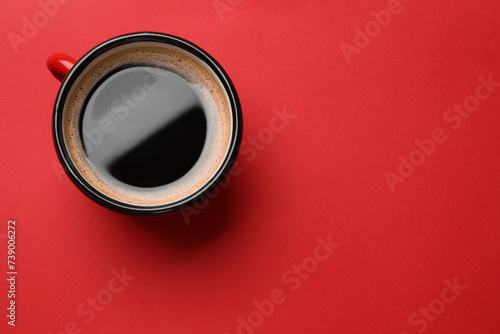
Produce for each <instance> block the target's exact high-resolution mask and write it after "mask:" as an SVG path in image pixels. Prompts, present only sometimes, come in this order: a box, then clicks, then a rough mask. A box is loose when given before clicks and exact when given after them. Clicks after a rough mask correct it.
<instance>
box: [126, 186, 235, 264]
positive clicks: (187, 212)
mask: <svg viewBox="0 0 500 334" xmlns="http://www.w3.org/2000/svg"><path fill="white" fill-rule="evenodd" d="M238 183H239V182H238V180H237V177H235V178H234V180H233V179H231V180H230V183H228V185H227V187H225V188H224V189H219V192H218V194H217V196H213V198H206V201H205V202H200V203H199V204H198V205H197V206H191V207H187V208H185V209H184V213H182V212H181V211H175V212H172V213H167V214H164V215H159V216H125V217H124V218H123V219H121V221H122V222H123V223H124V224H127V225H128V227H129V228H130V232H131V233H132V234H134V235H136V236H138V237H140V238H141V239H143V238H145V239H147V240H148V242H150V243H153V244H155V245H156V246H157V247H162V246H161V245H164V246H163V248H172V247H173V248H175V251H176V252H179V253H183V254H184V255H189V254H193V253H196V252H199V251H201V250H202V249H203V248H204V247H206V246H207V245H208V244H210V243H212V242H216V240H217V239H218V238H219V237H221V236H222V235H223V234H225V233H227V232H228V231H229V230H230V229H231V228H232V227H234V226H235V224H236V223H237V221H238V215H239V214H240V208H241V202H239V200H238V198H240V195H241V192H242V189H241V184H240V185H238ZM155 248H156V247H155Z"/></svg>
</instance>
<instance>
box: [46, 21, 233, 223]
mask: <svg viewBox="0 0 500 334" xmlns="http://www.w3.org/2000/svg"><path fill="white" fill-rule="evenodd" d="M135 42H159V43H163V44H168V45H172V46H175V47H178V48H181V49H183V50H184V51H186V52H188V53H190V54H192V55H193V56H194V57H196V58H197V59H199V60H201V61H202V62H203V63H205V64H206V65H207V66H208V67H209V68H210V69H211V70H212V71H213V72H214V73H215V75H216V76H217V78H218V79H219V80H220V82H221V84H222V86H223V88H224V90H225V92H226V94H227V96H228V98H229V104H230V109H231V114H232V124H231V132H232V133H231V141H230V143H229V148H228V150H227V153H226V156H225V157H224V160H223V161H222V163H221V164H220V166H219V168H218V169H217V171H216V172H215V173H214V174H213V175H212V177H211V178H210V179H209V180H208V181H207V182H206V183H205V184H204V185H203V186H202V187H200V188H199V189H197V190H196V191H194V192H193V193H191V194H189V195H187V196H186V197H184V198H181V199H178V200H176V201H173V202H170V203H164V204H158V205H147V206H146V205H139V204H131V203H126V202H121V201H118V200H116V199H114V198H111V197H110V196H108V195H106V194H104V193H102V192H100V191H99V190H98V189H97V188H95V187H94V186H92V185H91V184H90V182H89V181H87V180H86V179H85V178H84V177H83V175H82V174H81V173H80V172H79V171H78V169H77V167H76V165H75V164H74V163H73V161H72V159H71V157H70V154H69V152H68V150H67V147H66V144H65V140H64V134H63V126H62V121H63V115H64V107H65V102H66V99H67V98H68V94H69V92H70V90H71V88H72V86H73V84H74V83H75V80H76V79H77V77H78V76H79V75H80V74H81V73H82V72H83V71H84V70H85V68H86V67H87V66H88V65H89V64H90V63H91V62H92V61H93V60H94V59H96V58H97V57H99V56H100V55H102V54H103V53H105V52H109V51H110V50H112V49H113V48H116V47H119V46H122V45H125V44H131V43H135ZM242 129H243V123H242V113H241V104H240V101H239V98H238V95H237V92H236V89H235V87H234V85H233V83H232V81H231V80H230V78H229V76H228V75H227V73H226V72H225V70H224V69H223V68H222V66H221V65H220V64H219V63H218V62H217V61H216V60H215V59H214V58H213V57H212V56H211V55H210V54H209V53H208V52H206V51H205V50H203V49H202V48H200V47H199V46H197V45H195V44H194V43H192V42H190V41H187V40H185V39H183V38H180V37H177V36H174V35H170V34H165V33H158V32H149V31H143V32H135V33H129V34H124V35H120V36H116V37H113V38H111V39H108V40H106V41H104V42H102V43H100V44H98V45H97V46H95V47H94V48H92V49H91V50H90V51H88V52H87V53H86V54H85V55H83V56H82V57H81V58H80V59H79V60H78V61H77V62H76V64H75V65H74V66H73V67H72V68H71V70H70V71H69V73H68V75H67V76H66V77H65V78H64V80H63V82H62V84H61V87H60V88H59V92H58V94H57V97H56V102H55V104H54V112H53V118H52V134H53V140H54V145H55V148H56V152H57V156H58V158H59V161H60V162H61V164H62V166H63V169H64V170H65V172H66V174H67V175H68V176H69V178H70V179H71V181H72V182H73V183H74V184H75V185H76V186H77V187H78V188H79V189H80V190H81V191H82V192H83V193H84V194H86V195H87V196H88V197H90V198H91V199H92V200H94V201H95V202H97V203H98V204H100V205H102V206H104V207H107V208H109V209H112V210H114V211H118V212H122V213H130V214H138V215H148V214H159V213H166V212H170V211H173V210H177V209H181V208H183V207H185V206H189V205H192V204H194V203H196V202H198V201H200V200H201V199H203V198H204V197H205V196H206V195H207V194H208V193H209V192H210V191H212V190H213V189H214V188H215V187H217V186H218V184H219V183H220V182H221V181H222V180H223V178H224V177H225V176H226V175H227V173H228V172H229V170H230V169H231V167H232V165H233V164H234V162H235V160H236V157H237V155H238V152H239V148H240V145H241V139H242V138H241V137H242Z"/></svg>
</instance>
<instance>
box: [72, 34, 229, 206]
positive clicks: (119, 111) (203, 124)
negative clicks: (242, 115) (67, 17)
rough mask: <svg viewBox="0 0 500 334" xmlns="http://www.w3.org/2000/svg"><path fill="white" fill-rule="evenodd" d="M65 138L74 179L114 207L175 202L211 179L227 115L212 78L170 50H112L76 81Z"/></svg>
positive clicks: (149, 46)
mask: <svg viewBox="0 0 500 334" xmlns="http://www.w3.org/2000/svg"><path fill="white" fill-rule="evenodd" d="M64 112H65V114H64V124H65V127H64V139H65V144H66V146H67V148H68V152H69V154H70V156H71V160H72V162H73V163H74V165H75V166H76V168H77V169H78V171H79V173H80V174H81V175H82V176H83V177H84V178H85V179H86V180H87V181H88V183H89V184H90V185H91V186H92V187H94V188H95V189H97V190H98V191H99V192H101V193H103V194H105V195H106V196H108V197H111V198H113V199H115V200H116V201H119V202H124V203H131V204H134V205H144V206H150V205H153V206H154V205H162V204H165V203H172V202H175V201H180V200H182V199H183V198H185V197H187V196H190V195H191V194H193V193H194V192H197V191H199V189H200V188H201V187H203V185H205V184H207V183H208V182H209V181H210V180H211V178H213V177H216V175H217V173H218V171H219V170H220V166H221V165H222V164H223V163H224V159H225V157H226V155H227V152H228V150H229V149H230V143H231V138H232V113H231V107H230V105H229V100H228V96H227V94H226V92H225V89H224V88H223V86H222V85H221V82H220V81H219V79H218V78H217V76H216V75H215V74H214V73H213V72H211V70H210V68H209V67H207V66H206V65H205V64H203V63H201V62H200V61H199V60H198V59H197V58H196V57H193V56H192V55H191V54H189V53H186V52H184V51H183V50H180V49H178V48H176V47H174V46H169V45H165V44H163V43H156V42H137V43H131V44H127V45H123V46H120V47H117V49H116V50H115V49H113V50H109V51H107V52H106V53H105V54H102V55H100V56H99V58H97V59H95V60H94V61H93V62H92V63H91V64H90V65H89V66H88V67H87V68H86V69H85V71H84V72H83V73H81V74H80V75H79V77H78V78H77V79H75V83H74V84H73V86H72V90H71V92H70V93H69V95H68V100H67V102H66V105H65V111H64Z"/></svg>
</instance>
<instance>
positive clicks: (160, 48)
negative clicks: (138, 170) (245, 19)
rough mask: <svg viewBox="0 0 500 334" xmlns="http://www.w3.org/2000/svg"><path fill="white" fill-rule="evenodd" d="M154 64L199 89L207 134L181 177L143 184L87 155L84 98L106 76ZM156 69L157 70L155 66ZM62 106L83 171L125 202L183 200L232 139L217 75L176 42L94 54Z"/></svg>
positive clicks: (218, 160)
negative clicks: (115, 174) (103, 168)
mask: <svg viewBox="0 0 500 334" xmlns="http://www.w3.org/2000/svg"><path fill="white" fill-rule="evenodd" d="M133 66H151V67H156V68H162V69H165V70H168V71H170V72H173V73H175V74H177V75H179V76H181V77H182V78H184V79H185V80H186V81H187V82H188V84H189V85H190V86H191V88H192V89H193V90H194V91H195V92H196V93H197V94H198V96H199V97H200V100H201V102H202V104H203V109H204V110H205V116H206V119H207V138H206V140H205V146H204V148H203V151H202V153H201V156H200V158H199V159H198V161H197V163H196V164H195V165H194V166H193V168H191V170H190V171H189V172H188V173H187V174H186V175H184V176H183V177H181V178H180V179H178V180H176V181H174V182H172V183H169V184H167V185H164V186H160V187H154V188H139V187H133V186H130V185H125V184H122V183H121V182H120V181H117V180H115V179H111V178H109V177H107V176H106V173H104V172H100V171H98V170H96V167H95V166H93V165H92V163H91V162H90V161H89V160H88V159H87V156H86V154H85V150H84V147H83V140H82V138H81V136H80V120H81V116H82V112H83V111H84V107H85V102H86V101H87V99H88V96H89V94H91V93H92V91H93V88H95V86H96V85H97V84H99V82H101V80H102V79H103V78H105V77H106V76H107V75H109V74H110V73H113V72H115V71H117V70H119V69H122V68H124V67H127V68H128V67H133ZM152 72H153V73H154V69H153V71H152ZM68 97H69V98H67V99H66V101H65V108H64V116H63V120H64V124H65V126H64V138H65V144H66V146H67V148H68V152H69V154H70V156H71V159H72V161H73V163H74V165H75V166H76V168H77V169H78V171H79V172H80V174H81V175H82V176H83V177H84V178H85V179H86V180H87V181H88V182H89V183H90V184H91V185H92V186H93V187H94V188H96V189H97V190H98V191H99V192H101V193H103V194H105V195H107V196H109V197H111V198H113V199H115V200H117V201H120V202H123V203H129V204H134V205H141V206H153V205H160V204H166V203H171V202H174V201H177V200H181V199H183V198H185V197H187V196H189V195H190V194H192V193H193V192H195V191H196V190H198V189H200V188H201V187H203V186H204V185H205V184H206V183H207V181H208V180H209V179H210V178H211V177H212V176H214V174H215V173H216V172H217V170H218V169H219V167H220V166H221V164H222V162H223V160H224V157H225V156H226V153H227V151H228V149H229V145H230V140H231V124H232V116H231V107H230V104H229V99H228V96H227V94H226V92H225V90H224V89H223V87H222V85H221V83H220V81H219V79H217V77H216V75H215V74H214V73H213V72H212V70H211V69H209V68H208V66H207V65H205V64H202V63H201V62H200V61H199V60H195V58H194V56H192V55H190V54H188V53H187V52H186V51H184V50H181V49H178V48H176V47H174V46H169V45H164V44H161V43H153V42H138V43H133V44H128V45H124V46H120V47H117V48H115V49H113V50H111V51H108V52H107V53H105V54H103V55H101V56H99V57H98V58H96V59H95V60H94V61H93V62H92V63H91V64H89V65H88V66H87V67H86V69H85V70H84V72H83V73H81V74H80V75H79V76H78V78H77V79H76V80H75V82H74V84H73V86H72V88H71V90H70V92H69V94H68Z"/></svg>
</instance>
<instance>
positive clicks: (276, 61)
mask: <svg viewBox="0 0 500 334" xmlns="http://www.w3.org/2000/svg"><path fill="white" fill-rule="evenodd" d="M220 3H224V4H226V6H230V8H231V10H230V9H228V7H219V11H222V10H224V9H225V10H226V11H224V12H220V15H219V13H218V12H217V10H216V9H215V7H214V4H213V2H212V0H209V1H194V0H193V1H161V2H160V1H156V2H154V1H147V0H144V1H136V2H113V3H110V2H106V3H103V2H102V1H84V2H83V1H69V2H67V3H66V4H64V5H62V4H61V5H59V8H58V9H57V13H55V12H56V10H55V9H54V7H52V11H53V12H54V15H53V16H52V17H50V18H48V20H47V21H48V22H44V21H43V20H44V17H43V15H38V16H37V12H39V11H40V10H41V7H40V4H39V3H38V2H37V1H10V2H3V3H2V5H1V11H0V13H2V14H0V23H1V27H2V35H3V36H4V37H3V38H1V39H0V43H1V44H0V50H1V51H0V53H1V60H2V65H1V73H2V81H1V83H0V85H1V90H0V94H1V101H2V120H1V122H0V134H1V136H2V139H1V144H0V145H1V146H0V147H1V156H2V160H1V163H0V180H1V183H0V184H1V187H0V189H1V190H0V191H1V201H0V213H1V217H0V219H1V222H0V241H1V242H0V250H1V251H0V277H6V276H7V274H6V272H7V267H6V257H7V247H6V245H7V239H6V233H7V221H8V219H9V218H15V219H16V222H17V225H16V226H17V227H16V228H17V230H16V231H17V235H16V237H17V254H16V256H17V258H16V261H17V270H18V276H17V281H16V289H17V290H16V305H17V308H16V315H17V318H16V327H15V328H12V327H11V326H9V325H7V320H8V319H7V317H6V314H7V311H6V308H7V305H8V304H7V303H8V298H7V292H8V286H7V283H6V280H5V279H2V280H1V281H0V304H1V307H0V319H3V320H0V332H1V333H10V332H17V333H53V334H56V333H61V332H62V333H73V332H74V333H78V332H79V331H80V332H81V333H178V334H182V333H221V334H224V333H229V334H233V333H238V326H242V325H239V321H240V322H241V320H239V319H240V318H239V317H241V319H244V321H245V322H247V321H249V320H248V317H249V315H250V318H251V319H250V322H251V323H253V324H254V325H255V327H252V328H248V327H247V328H245V329H243V327H242V328H240V330H239V332H240V333H251V332H254V333H343V334H351V333H352V334H358V333H381V334H382V333H384V334H385V333H394V334H400V333H406V332H407V333H411V334H413V333H419V331H420V332H425V333H429V334H430V333H455V334H460V333H464V334H465V333H467V334H470V333H474V334H478V333H485V334H486V333H487V334H491V333H497V332H498V328H499V326H500V318H499V317H498V314H499V312H500V302H499V300H500V289H499V287H498V282H499V278H500V269H499V268H500V266H499V264H500V263H499V258H500V257H499V247H500V246H499V241H500V209H499V203H500V191H499V189H500V174H499V173H498V170H499V167H500V158H499V153H500V152H499V150H500V135H499V133H500V132H499V131H498V129H499V127H500V115H499V112H500V87H493V89H494V91H493V92H490V95H489V96H488V97H487V98H485V99H484V100H482V101H480V103H479V107H478V109H477V110H476V111H474V112H473V113H471V115H470V117H468V118H463V117H458V118H457V116H456V115H457V114H454V118H453V119H448V121H446V120H445V119H444V118H443V116H445V117H451V116H452V114H450V112H448V111H447V110H448V109H449V108H452V107H453V106H454V104H460V103H462V102H463V101H464V99H466V98H467V97H468V96H471V95H474V94H475V90H476V87H477V86H478V85H479V84H480V81H479V79H478V77H479V76H482V77H484V78H488V76H489V75H491V76H492V80H493V81H500V57H499V50H500V48H499V47H500V39H499V38H498V36H499V33H500V28H499V25H498V18H499V17H500V5H499V4H498V2H497V1H487V0H485V1H480V2H477V1H468V0H457V1H444V0H441V1H430V0H419V1H409V0H402V2H401V8H399V7H398V6H395V5H394V3H391V2H388V1H387V0H377V1H370V2H367V1H361V0H355V1H328V2H327V1H322V2H318V1H249V0H242V1H239V0H220V1H219V2H217V4H219V6H221V5H220ZM229 3H232V5H228V4H229ZM388 6H389V8H390V9H391V10H393V11H394V12H398V13H397V14H392V15H391V19H390V20H391V22H390V23H388V22H387V21H388V18H387V16H383V15H382V16H381V18H380V19H381V20H384V19H385V21H383V23H384V25H385V27H383V28H381V31H380V32H379V34H378V35H377V36H375V37H373V38H371V41H366V40H363V38H362V37H358V39H357V42H358V45H361V44H363V43H364V44H366V45H363V46H364V48H360V49H359V50H357V52H358V53H354V54H353V55H352V59H351V62H350V63H348V62H347V61H346V58H345V56H344V54H343V53H342V51H341V48H340V46H341V45H344V46H345V44H342V43H349V44H353V43H354V40H355V35H356V32H355V28H356V27H361V28H364V27H365V25H366V24H367V23H369V22H370V21H372V20H373V17H372V15H371V14H370V12H371V11H376V12H379V11H380V10H382V9H386V8H388ZM221 8H222V9H221ZM34 15H35V16H36V19H38V20H39V21H38V22H39V24H40V25H42V23H45V25H43V26H42V27H40V28H38V31H35V32H34V31H29V29H27V28H26V29H25V32H24V33H25V34H26V35H28V36H30V37H29V38H26V39H25V40H23V42H19V39H18V40H15V42H14V44H15V43H21V44H19V45H17V49H18V50H17V51H18V52H17V53H16V52H15V48H14V47H13V46H12V43H11V41H10V39H13V38H15V37H13V36H14V35H12V34H10V33H13V34H17V35H18V36H22V34H23V32H22V29H23V25H24V24H25V23H24V22H25V21H23V18H24V17H26V18H27V20H28V21H30V22H33V16H34ZM221 17H222V18H223V20H221ZM370 27H371V29H375V30H373V31H372V35H376V33H378V31H377V30H376V29H377V26H376V25H373V24H368V28H370ZM143 30H150V31H159V32H165V33H170V34H174V35H178V36H181V37H183V38H186V39H188V40H191V41H192V42H194V43H196V44H198V45H200V46H201V47H202V48H204V49H206V50H207V51H208V52H209V53H211V54H212V55H213V56H214V57H215V58H216V59H217V60H219V62H220V63H221V64H222V65H223V67H224V68H225V69H226V70H227V72H228V73H229V75H230V76H231V78H232V79H233V81H234V83H235V85H236V87H237V90H238V93H239V95H240V97H241V102H242V107H243V111H244V119H245V124H244V140H245V143H244V145H245V146H244V147H243V151H242V154H241V155H240V157H239V160H238V161H239V163H240V169H239V170H238V171H237V173H235V174H238V175H233V176H232V177H231V179H230V182H229V184H228V185H227V187H226V188H225V189H224V190H223V191H221V192H220V195H218V196H216V198H214V199H212V200H210V202H209V204H208V205H207V206H206V207H205V208H203V209H201V210H198V211H196V214H192V215H191V216H189V220H190V224H186V223H185V220H184V218H183V216H182V214H180V213H177V214H172V215H168V216H164V217H155V218H138V217H128V216H124V215H120V214H117V213H114V212H111V211H108V210H107V209H105V208H102V207H100V206H98V205H97V204H95V203H93V202H92V201H91V200H89V199H87V198H86V197H85V196H84V195H83V194H81V193H80V192H79V191H78V190H77V189H76V187H75V186H73V184H71V183H70V182H69V180H68V179H67V178H66V176H65V175H63V174H62V173H61V169H60V165H59V162H58V161H57V159H56V155H55V151H54V148H53V144H52V137H51V128H50V127H51V117H52V115H51V113H52V107H53V103H54V99H55V96H56V94H57V90H58V88H59V82H58V81H57V80H55V79H54V78H53V77H52V75H51V74H50V72H49V71H48V70H47V68H46V65H45V62H46V58H47V56H48V55H49V54H51V53H53V52H57V51H61V52H65V53H68V54H69V55H71V56H73V57H75V58H76V59H77V58H79V57H81V56H82V55H83V54H84V53H85V52H86V51H88V50H89V49H90V48H92V47H93V46H95V45H97V44H98V43H100V42H102V41H104V40H106V39H109V38H111V37H114V36H116V35H119V34H123V33H128V32H135V31H143ZM9 38H10V39H9ZM24 42H25V43H24ZM359 43H361V44H359ZM487 92H488V91H487V89H486V88H481V89H479V94H481V96H485V95H487ZM466 101H468V102H469V103H473V102H474V101H475V100H473V99H467V100H466ZM473 107H474V106H473ZM277 111H280V112H281V113H283V112H284V111H286V112H287V113H288V114H290V115H295V117H294V118H293V119H289V120H288V121H287V124H286V125H283V126H281V125H280V124H284V123H279V122H278V121H275V120H274V119H275V117H276V116H275V115H276V112H277ZM451 112H453V111H451ZM459 122H460V123H459ZM272 124H274V125H272ZM458 125H459V126H458ZM271 126H273V128H274V130H275V131H274V132H273V131H272V130H269V129H271ZM452 126H453V127H455V128H456V129H453V128H452ZM278 127H279V129H280V131H278V130H277V129H278ZM266 129H268V130H266ZM435 129H438V130H435ZM439 129H442V130H441V131H440V130H439ZM433 133H434V134H435V135H436V134H437V137H436V138H437V139H438V140H440V141H444V142H442V143H437V144H435V146H436V147H435V149H434V151H433V152H432V153H430V152H431V151H432V144H430V143H429V142H428V141H426V142H424V143H426V145H427V150H430V151H429V152H428V153H429V155H428V156H425V161H423V163H422V161H421V160H422V157H424V155H423V154H420V153H418V152H417V153H414V154H413V155H412V157H413V159H414V162H417V163H422V164H421V165H420V166H418V167H416V168H415V169H414V170H413V172H412V174H411V175H409V176H408V174H410V171H411V169H410V170H407V171H406V172H407V173H408V174H407V176H408V177H405V178H404V179H405V181H404V182H403V183H401V182H398V183H396V184H395V185H394V191H391V188H390V187H389V184H388V182H387V180H386V177H385V176H384V173H386V172H388V171H389V172H392V173H397V170H398V165H399V164H400V160H399V159H400V158H399V156H400V155H401V156H402V157H403V158H404V159H409V156H410V154H412V152H413V151H414V150H416V149H418V146H417V144H416V143H415V141H416V140H420V141H423V140H424V139H428V138H432V136H433ZM259 136H260V137H259ZM255 137H257V139H253V138H255ZM259 138H260V139H259ZM419 158H420V160H418V159H419ZM415 159H417V160H415ZM406 167H408V166H406ZM403 172H405V171H403ZM400 181H401V179H400ZM328 236H330V238H331V241H332V242H333V243H336V244H337V245H335V247H336V248H332V249H331V251H332V254H329V253H326V251H324V250H322V249H320V248H317V247H318V245H319V243H318V240H317V238H322V239H323V240H326V239H327V238H328ZM315 253H316V255H317V256H318V257H320V258H321V259H322V260H321V261H319V262H318V261H316V260H312V259H311V258H308V257H310V256H314V254H315ZM326 255H329V256H328V257H327V256H326ZM314 261H316V262H314ZM302 264H304V265H306V266H309V267H308V268H309V271H310V272H311V273H309V274H307V275H308V276H306V275H305V274H304V273H300V275H302V277H303V278H299V276H298V275H299V274H296V273H293V272H291V271H290V270H292V269H293V268H294V267H293V266H294V265H302ZM315 264H317V268H316V267H315ZM123 268H125V269H124V270H125V273H126V275H128V276H133V277H135V278H134V279H132V280H128V281H126V286H123V283H120V282H119V281H118V280H116V279H114V277H115V276H114V275H118V274H120V273H121V272H122V269H123ZM295 270H297V269H296V267H295ZM113 272H115V274H113ZM306 277H307V278H306ZM454 281H456V282H455V283H456V284H458V285H459V286H460V287H459V288H460V289H461V290H456V288H455V290H456V291H455V293H454V292H453V290H450V289H449V288H448V287H447V286H448V285H450V284H454ZM445 282H446V283H445ZM109 284H111V287H108V285H109ZM464 286H466V288H464ZM110 289H112V290H113V291H115V293H111V292H109V291H110ZM96 296H97V297H100V299H101V301H104V302H106V303H107V302H109V304H107V305H105V306H104V307H103V308H100V306H97V308H98V309H99V310H100V312H95V317H93V318H92V316H91V314H92V312H91V311H90V310H91V307H90V306H88V305H87V302H88V300H90V301H92V298H95V297H96ZM103 298H104V299H103ZM106 298H108V299H106ZM110 298H112V300H111V301H110V300H109V299H110ZM270 298H272V299H273V300H274V302H273V304H272V305H273V306H272V307H271V306H270V304H269V303H271V302H264V307H266V309H264V313H266V315H265V316H261V317H259V314H257V313H255V312H258V308H257V307H256V306H255V305H254V303H253V302H254V301H257V302H259V303H260V302H262V301H264V300H265V299H266V300H269V299H270ZM440 300H442V301H440ZM443 301H445V302H443ZM274 303H277V304H274ZM443 306H444V310H443ZM429 307H430V308H431V310H430V311H428V315H427V316H425V315H420V312H423V313H422V314H424V313H425V312H426V310H425V309H424V308H429ZM79 308H80V309H79ZM420 308H422V309H421V310H420ZM78 309H79V311H80V312H78ZM271 310H272V312H271ZM432 310H433V311H434V312H435V313H438V314H437V315H433V314H432ZM415 312H416V314H415ZM81 313H83V316H82V315H80V314H81ZM426 317H427V318H426ZM409 318H411V319H412V322H411V323H410V321H409ZM73 322H74V323H73ZM243 326H245V327H246V326H247V325H243ZM248 326H251V325H248Z"/></svg>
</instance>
